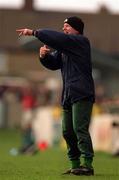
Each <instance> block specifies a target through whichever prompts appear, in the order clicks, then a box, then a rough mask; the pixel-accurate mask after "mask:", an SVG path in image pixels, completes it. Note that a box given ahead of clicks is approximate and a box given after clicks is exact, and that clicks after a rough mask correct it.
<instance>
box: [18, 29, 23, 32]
mask: <svg viewBox="0 0 119 180" xmlns="http://www.w3.org/2000/svg"><path fill="white" fill-rule="evenodd" d="M21 31H24V29H16V32H21Z"/></svg>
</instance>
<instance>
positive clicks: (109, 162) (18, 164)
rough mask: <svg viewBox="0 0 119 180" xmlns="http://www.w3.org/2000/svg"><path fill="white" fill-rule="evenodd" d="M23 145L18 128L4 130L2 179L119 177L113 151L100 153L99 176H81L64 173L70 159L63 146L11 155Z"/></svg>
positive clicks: (112, 179)
mask: <svg viewBox="0 0 119 180" xmlns="http://www.w3.org/2000/svg"><path fill="white" fill-rule="evenodd" d="M19 144H20V135H19V133H18V132H17V131H14V130H0V180H78V179H82V180H117V179H119V158H113V157H111V155H109V154H105V153H101V152H100V153H96V154H95V159H94V167H95V175H94V176H93V177H86V176H83V177H79V176H73V175H61V173H62V172H64V171H65V170H66V169H67V168H69V162H68V160H67V157H66V151H65V150H62V149H60V148H52V149H48V150H46V151H44V152H39V153H38V154H36V155H34V156H29V155H18V156H11V155H10V153H9V151H10V149H11V148H13V147H18V146H19Z"/></svg>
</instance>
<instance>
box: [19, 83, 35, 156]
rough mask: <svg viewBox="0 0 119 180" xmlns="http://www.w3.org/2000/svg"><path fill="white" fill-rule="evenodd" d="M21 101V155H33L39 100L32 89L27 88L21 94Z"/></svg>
mask: <svg viewBox="0 0 119 180" xmlns="http://www.w3.org/2000/svg"><path fill="white" fill-rule="evenodd" d="M20 101H21V105H22V110H23V116H22V121H21V128H22V145H21V148H20V150H19V151H20V153H23V154H27V153H28V154H33V153H35V152H36V147H35V138H34V133H33V129H32V123H33V120H34V118H35V110H36V107H37V98H36V95H35V93H34V91H33V89H32V88H31V87H29V86H28V87H25V88H23V89H22V91H21V94H20Z"/></svg>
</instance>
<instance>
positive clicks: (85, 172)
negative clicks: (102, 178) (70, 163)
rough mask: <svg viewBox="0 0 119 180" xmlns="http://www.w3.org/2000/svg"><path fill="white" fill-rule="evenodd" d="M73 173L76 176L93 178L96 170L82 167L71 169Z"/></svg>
mask: <svg viewBox="0 0 119 180" xmlns="http://www.w3.org/2000/svg"><path fill="white" fill-rule="evenodd" d="M71 173H72V174H74V175H77V176H93V175H94V169H93V168H88V167H84V166H80V168H77V169H71Z"/></svg>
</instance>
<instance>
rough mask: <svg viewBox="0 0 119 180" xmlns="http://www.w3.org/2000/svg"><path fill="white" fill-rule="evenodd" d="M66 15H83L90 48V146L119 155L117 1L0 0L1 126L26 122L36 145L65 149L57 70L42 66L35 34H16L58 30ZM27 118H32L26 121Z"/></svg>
mask: <svg viewBox="0 0 119 180" xmlns="http://www.w3.org/2000/svg"><path fill="white" fill-rule="evenodd" d="M69 16H79V17H81V18H82V19H83V20H84V22H85V35H86V36H87V37H88V38H89V40H90V42H91V47H92V62H93V77H94V81H95V91H96V103H95V105H94V109H93V116H92V122H91V126H90V131H91V136H92V139H93V144H94V149H95V150H98V151H105V152H110V153H112V154H113V155H117V156H118V155H119V83H118V82H119V23H118V22H119V0H113V1H112V0H80V1H79V0H14V1H13V0H12V1H9V0H4V1H1V0H0V131H3V130H6V129H12V130H14V129H18V130H19V129H24V127H25V126H26V124H27V130H28V127H31V126H32V129H33V134H34V141H35V143H36V144H37V146H38V147H39V148H40V149H42V148H46V147H51V146H55V145H58V146H61V147H63V148H65V143H64V141H63V139H62V135H61V119H62V113H61V108H60V96H61V89H62V81H61V78H60V72H59V71H55V72H54V71H53V72H52V71H49V70H46V69H45V68H44V67H42V66H41V64H40V62H39V48H40V47H41V46H42V43H41V42H40V41H38V40H37V39H35V38H34V37H22V38H19V37H18V35H17V33H16V29H18V28H24V27H27V28H31V29H38V28H52V29H55V30H58V31H61V30H62V26H63V21H64V19H65V18H66V17H69ZM31 111H32V112H31ZM31 113H32V115H31ZM29 119H30V120H31V119H32V123H31V122H29V124H28V121H29ZM26 121H27V123H26V124H25V122H26ZM31 124H32V125H31ZM22 127H23V128H22ZM31 144H32V143H31Z"/></svg>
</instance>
